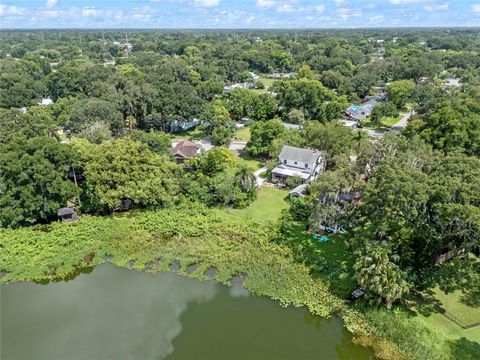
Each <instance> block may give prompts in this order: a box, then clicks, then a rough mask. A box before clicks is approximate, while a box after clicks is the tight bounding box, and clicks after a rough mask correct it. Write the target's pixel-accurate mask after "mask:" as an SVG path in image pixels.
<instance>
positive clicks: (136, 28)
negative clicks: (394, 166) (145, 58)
mask: <svg viewBox="0 0 480 360" xmlns="http://www.w3.org/2000/svg"><path fill="white" fill-rule="evenodd" d="M397 29H480V25H445V26H441V25H440V26H421V25H418V26H368V27H305V28H302V27H298V28H296V27H292V28H288V27H283V28H282V27H279V28H267V27H265V28H262V27H251V28H249V27H239V28H234V27H232V28H229V27H224V28H220V27H219V28H214V27H213V28H212V27H192V28H187V27H164V28H162V27H145V28H141V27H111V28H109V27H14V28H2V27H0V31H24V30H214V31H219V30H220V31H225V30H229V31H232V30H237V31H245V30H260V31H272V30H277V31H278V30H284V31H291V30H301V31H309V30H313V31H315V30H397Z"/></svg>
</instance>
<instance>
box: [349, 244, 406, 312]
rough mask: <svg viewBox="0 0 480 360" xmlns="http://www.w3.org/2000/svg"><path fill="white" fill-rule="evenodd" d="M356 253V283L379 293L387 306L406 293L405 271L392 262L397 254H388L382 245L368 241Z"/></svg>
mask: <svg viewBox="0 0 480 360" xmlns="http://www.w3.org/2000/svg"><path fill="white" fill-rule="evenodd" d="M357 255H359V257H358V258H357V262H356V263H355V265H354V269H355V277H356V278H357V282H358V284H359V285H360V286H362V287H364V288H366V289H368V290H370V291H372V292H373V293H375V294H377V295H379V296H380V298H381V299H382V300H384V301H385V303H386V305H387V308H390V307H391V306H392V304H393V303H394V302H395V301H396V300H399V299H402V298H403V297H404V296H405V295H406V294H408V292H409V291H410V285H409V284H408V282H407V281H406V280H405V272H404V271H402V270H401V269H400V268H399V267H398V265H396V264H395V263H394V262H393V261H397V260H398V256H397V255H391V256H389V252H388V250H387V249H386V248H385V247H384V246H382V245H373V244H370V243H367V244H366V246H365V249H363V251H360V252H358V253H357Z"/></svg>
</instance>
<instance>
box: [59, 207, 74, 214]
mask: <svg viewBox="0 0 480 360" xmlns="http://www.w3.org/2000/svg"><path fill="white" fill-rule="evenodd" d="M74 213H75V210H73V209H72V208H68V207H63V208H60V209H58V211H57V215H58V216H65V215H73V214H74Z"/></svg>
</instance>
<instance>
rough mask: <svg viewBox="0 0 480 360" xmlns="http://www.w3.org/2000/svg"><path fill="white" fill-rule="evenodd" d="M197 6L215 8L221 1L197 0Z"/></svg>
mask: <svg viewBox="0 0 480 360" xmlns="http://www.w3.org/2000/svg"><path fill="white" fill-rule="evenodd" d="M195 4H197V5H199V6H203V7H214V6H218V5H219V4H220V0H195Z"/></svg>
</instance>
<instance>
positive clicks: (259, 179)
mask: <svg viewBox="0 0 480 360" xmlns="http://www.w3.org/2000/svg"><path fill="white" fill-rule="evenodd" d="M265 172H267V167H266V166H264V167H262V168H261V169H258V170H257V171H255V172H254V173H253V175H254V176H255V181H256V183H257V186H258V187H260V186H262V185H263V183H264V182H265V181H266V180H267V179H265V178H263V177H261V176H260V175H261V174H263V173H265Z"/></svg>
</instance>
